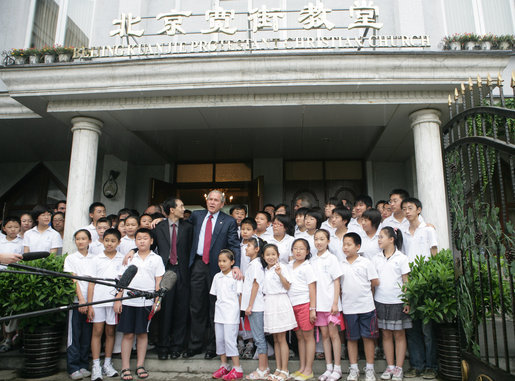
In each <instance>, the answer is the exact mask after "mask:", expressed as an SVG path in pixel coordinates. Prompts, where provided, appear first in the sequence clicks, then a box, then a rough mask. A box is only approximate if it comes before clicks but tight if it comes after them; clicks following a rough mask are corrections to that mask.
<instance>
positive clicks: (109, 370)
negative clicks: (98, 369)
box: [102, 363, 118, 377]
mask: <svg viewBox="0 0 515 381" xmlns="http://www.w3.org/2000/svg"><path fill="white" fill-rule="evenodd" d="M102 372H103V373H104V375H106V376H107V377H116V376H118V372H117V371H116V369H114V367H113V364H112V363H109V364H106V363H104V366H103V367H102Z"/></svg>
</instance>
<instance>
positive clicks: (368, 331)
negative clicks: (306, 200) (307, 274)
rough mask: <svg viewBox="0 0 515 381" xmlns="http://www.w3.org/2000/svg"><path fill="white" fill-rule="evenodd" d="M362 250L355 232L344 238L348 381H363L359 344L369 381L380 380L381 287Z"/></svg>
mask: <svg viewBox="0 0 515 381" xmlns="http://www.w3.org/2000/svg"><path fill="white" fill-rule="evenodd" d="M360 247H361V237H360V236H359V234H357V233H354V232H351V233H347V234H345V236H344V237H343V253H344V254H345V256H346V257H345V259H344V261H343V262H342V266H341V267H342V271H343V275H342V309H343V318H344V319H345V327H346V334H347V340H348V341H347V350H348V353H349V362H350V369H349V376H348V377H347V380H348V381H357V380H358V379H359V369H358V340H359V339H360V338H363V345H364V347H365V358H366V362H367V366H366V368H365V375H366V381H374V380H375V379H376V377H375V372H374V349H375V343H374V339H377V338H378V336H379V329H378V328H377V316H376V309H375V304H374V297H373V295H372V288H373V287H377V286H378V285H379V279H378V278H379V277H378V275H377V272H376V269H375V267H374V266H373V265H372V262H371V261H370V260H369V259H367V258H365V257H363V256H360V255H359V254H358V252H359V250H360Z"/></svg>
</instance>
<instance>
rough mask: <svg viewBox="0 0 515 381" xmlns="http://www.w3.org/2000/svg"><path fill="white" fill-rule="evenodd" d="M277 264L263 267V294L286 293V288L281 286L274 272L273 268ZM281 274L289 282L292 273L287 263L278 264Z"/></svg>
mask: <svg viewBox="0 0 515 381" xmlns="http://www.w3.org/2000/svg"><path fill="white" fill-rule="evenodd" d="M276 267H277V264H275V265H274V266H272V267H271V268H268V267H267V268H265V281H264V283H263V294H265V295H276V294H287V293H288V290H286V289H285V288H284V287H283V284H282V283H281V279H280V278H279V275H277V274H276V272H275V268H276ZM280 267H281V274H282V276H283V277H284V278H285V279H286V280H287V281H288V283H290V284H291V281H292V275H291V273H290V269H289V268H288V265H285V264H280Z"/></svg>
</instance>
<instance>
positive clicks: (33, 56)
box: [25, 48, 41, 65]
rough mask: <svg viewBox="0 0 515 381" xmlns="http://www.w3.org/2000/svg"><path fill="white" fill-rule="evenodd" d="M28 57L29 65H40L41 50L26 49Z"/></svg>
mask: <svg viewBox="0 0 515 381" xmlns="http://www.w3.org/2000/svg"><path fill="white" fill-rule="evenodd" d="M25 51H26V52H27V55H28V57H29V63H30V64H32V65H35V64H38V63H39V61H40V60H41V50H39V49H37V48H28V49H25Z"/></svg>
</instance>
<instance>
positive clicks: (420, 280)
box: [402, 250, 461, 381]
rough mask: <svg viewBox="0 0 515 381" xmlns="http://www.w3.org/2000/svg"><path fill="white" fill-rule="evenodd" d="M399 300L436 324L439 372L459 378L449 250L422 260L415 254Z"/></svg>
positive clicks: (414, 315)
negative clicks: (415, 256)
mask: <svg viewBox="0 0 515 381" xmlns="http://www.w3.org/2000/svg"><path fill="white" fill-rule="evenodd" d="M402 300H403V301H404V302H405V303H408V304H409V305H410V306H411V311H410V315H411V317H412V318H413V319H417V320H422V321H423V322H424V324H427V323H429V322H433V323H436V324H437V325H438V327H437V329H436V332H437V342H438V346H437V352H438V366H439V372H440V375H441V376H442V377H443V378H445V379H449V380H457V381H458V380H461V359H460V339H459V335H458V325H457V317H458V302H457V298H456V282H455V277H454V261H453V256H452V253H451V251H450V250H441V251H440V252H439V253H438V254H436V255H435V256H433V257H431V258H429V259H428V260H425V259H424V258H423V257H417V258H416V259H415V262H414V263H412V264H411V272H410V274H409V279H408V282H406V283H405V285H404V286H403V296H402Z"/></svg>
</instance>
